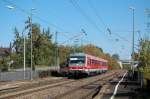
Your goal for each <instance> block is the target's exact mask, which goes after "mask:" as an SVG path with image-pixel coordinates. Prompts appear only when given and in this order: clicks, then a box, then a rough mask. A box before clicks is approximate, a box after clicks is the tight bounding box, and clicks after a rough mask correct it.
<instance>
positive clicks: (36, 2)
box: [0, 0, 150, 59]
mask: <svg viewBox="0 0 150 99" xmlns="http://www.w3.org/2000/svg"><path fill="white" fill-rule="evenodd" d="M7 1H8V2H7ZM9 2H11V3H13V4H14V5H13V4H10V3H9ZM7 5H13V6H15V9H12V10H10V9H8V8H7V7H6V6H7ZM16 5H17V6H16ZM130 6H134V7H135V30H136V31H137V30H140V31H141V32H140V33H141V35H142V36H143V35H144V32H145V28H146V24H145V23H146V14H145V13H144V9H145V8H150V0H0V12H1V15H0V17H1V18H0V27H1V28H0V46H4V47H6V46H8V45H9V43H10V41H12V40H13V39H14V34H13V29H14V27H17V28H18V29H19V31H20V32H21V31H22V30H23V27H24V22H25V20H26V19H27V17H28V16H29V14H27V13H24V12H22V11H21V10H20V8H21V9H24V10H25V11H26V12H30V9H31V8H35V9H36V10H34V11H33V22H36V23H39V24H40V25H41V28H47V27H50V29H51V31H52V32H53V33H55V32H56V31H57V32H59V34H58V42H59V43H60V44H61V43H62V42H64V41H66V40H67V39H68V37H72V36H74V35H79V34H81V29H84V30H85V31H86V33H87V36H86V37H84V38H83V44H89V43H90V44H94V45H97V46H99V47H101V48H102V49H103V50H104V51H105V52H107V53H110V54H114V53H118V54H119V55H120V57H121V58H122V59H128V58H130V55H131V47H132V46H131V41H132V39H131V38H132V11H130V10H129V7H130ZM37 16H38V17H40V18H41V19H42V20H44V21H42V20H40V19H38V18H37ZM99 17H100V18H99ZM108 27H109V28H110V29H111V31H112V34H111V35H110V34H109V33H108V31H107V28H108ZM66 35H67V36H66ZM118 35H119V36H118ZM135 38H136V39H135V43H136V44H138V38H139V34H138V33H137V32H136V34H135ZM65 44H75V43H74V40H70V41H69V42H67V43H65ZM77 44H78V45H80V44H81V41H79V42H78V43H77Z"/></svg>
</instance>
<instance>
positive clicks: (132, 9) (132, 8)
mask: <svg viewBox="0 0 150 99" xmlns="http://www.w3.org/2000/svg"><path fill="white" fill-rule="evenodd" d="M129 9H130V10H131V11H132V30H133V31H132V72H133V74H134V11H135V8H134V7H129Z"/></svg>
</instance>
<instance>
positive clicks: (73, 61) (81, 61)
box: [69, 56, 85, 66]
mask: <svg viewBox="0 0 150 99" xmlns="http://www.w3.org/2000/svg"><path fill="white" fill-rule="evenodd" d="M84 65H85V57H84V56H73V57H70V59H69V66H84Z"/></svg>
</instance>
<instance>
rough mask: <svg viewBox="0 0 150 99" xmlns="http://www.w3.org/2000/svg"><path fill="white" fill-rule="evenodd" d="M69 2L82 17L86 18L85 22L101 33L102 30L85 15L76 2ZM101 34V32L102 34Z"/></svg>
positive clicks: (71, 0)
mask: <svg viewBox="0 0 150 99" xmlns="http://www.w3.org/2000/svg"><path fill="white" fill-rule="evenodd" d="M69 2H70V3H71V4H72V5H73V6H74V8H76V9H77V10H78V11H79V12H80V13H81V15H82V16H84V17H85V18H86V20H87V21H88V22H89V23H90V24H91V25H93V26H94V27H95V28H96V29H97V30H98V31H100V32H102V30H101V29H100V28H99V27H98V26H97V24H96V23H95V22H94V21H93V20H92V19H91V18H90V17H89V16H88V15H87V14H86V12H85V11H84V10H83V9H82V8H81V7H80V5H79V4H78V3H77V2H76V0H69ZM102 33H103V32H102Z"/></svg>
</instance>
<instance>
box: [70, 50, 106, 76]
mask: <svg viewBox="0 0 150 99" xmlns="http://www.w3.org/2000/svg"><path fill="white" fill-rule="evenodd" d="M68 69H69V74H81V73H82V74H87V75H90V74H92V73H102V72H106V71H107V70H108V69H109V66H108V61H107V60H105V59H102V58H98V57H95V56H92V55H89V54H85V53H74V54H70V57H69V66H68Z"/></svg>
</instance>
